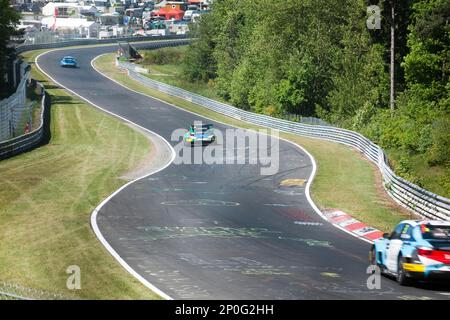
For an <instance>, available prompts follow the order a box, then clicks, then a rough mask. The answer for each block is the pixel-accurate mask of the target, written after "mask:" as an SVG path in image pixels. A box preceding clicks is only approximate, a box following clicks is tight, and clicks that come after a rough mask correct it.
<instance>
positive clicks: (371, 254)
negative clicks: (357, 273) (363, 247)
mask: <svg viewBox="0 0 450 320" xmlns="http://www.w3.org/2000/svg"><path fill="white" fill-rule="evenodd" d="M376 254H377V253H376V252H375V246H372V247H371V248H370V251H369V262H370V264H371V265H373V266H376V265H377V256H376Z"/></svg>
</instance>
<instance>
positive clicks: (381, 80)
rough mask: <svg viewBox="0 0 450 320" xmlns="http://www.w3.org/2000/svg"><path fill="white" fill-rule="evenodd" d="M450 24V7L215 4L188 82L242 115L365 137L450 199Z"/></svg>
mask: <svg viewBox="0 0 450 320" xmlns="http://www.w3.org/2000/svg"><path fill="white" fill-rule="evenodd" d="M369 5H378V6H379V7H380V9H381V27H380V28H376V29H369V28H368V27H367V25H366V21H367V20H368V17H369V14H368V12H367V7H368V6H369ZM392 5H393V6H394V8H392V7H391V6H392ZM392 9H394V13H395V15H394V19H392V18H391V13H392V11H391V10H392ZM449 20H450V2H449V1H448V0H396V1H392V0H391V1H389V0H384V1H381V2H374V1H366V0H284V1H273V0H216V1H214V4H213V7H212V11H211V13H209V14H207V15H204V16H203V17H202V19H201V20H200V23H199V24H198V26H197V27H196V28H195V29H194V34H195V36H196V37H197V40H196V41H195V42H194V43H193V44H192V45H191V46H190V47H189V49H188V50H187V54H186V55H185V58H184V61H183V70H184V71H183V72H184V75H185V77H186V78H187V79H189V80H191V81H202V82H206V83H208V85H209V86H211V87H214V88H215V90H216V91H217V93H218V94H219V95H220V96H221V97H223V98H224V99H226V100H228V101H230V103H232V104H234V105H235V106H238V107H240V108H243V109H247V110H251V111H254V112H259V113H265V114H269V115H272V116H277V117H284V116H286V115H287V114H299V115H303V116H316V117H320V118H322V119H324V120H326V121H328V122H330V123H332V124H333V125H336V126H339V127H343V128H348V129H351V130H355V131H358V132H361V133H362V134H364V135H365V136H367V137H368V138H370V139H372V140H373V141H374V142H376V143H378V144H379V145H381V146H382V147H383V148H385V149H386V150H387V151H388V154H389V157H390V159H393V162H394V163H393V164H394V167H395V170H396V172H397V173H399V174H400V175H402V176H403V177H405V178H407V179H409V180H410V181H413V182H415V183H417V184H419V185H422V186H424V187H427V188H430V189H432V191H434V192H437V193H439V194H441V195H444V196H447V197H449V196H450V95H449V92H450V82H449V73H450V24H449ZM391 26H394V30H395V41H394V44H395V46H394V48H395V55H394V58H395V59H394V61H395V68H394V70H395V73H394V75H395V77H394V80H395V89H396V90H395V106H394V108H392V107H391V106H390V95H389V93H390V56H391V55H390V49H391V48H390V47H391V41H390V40H391V38H390V32H391Z"/></svg>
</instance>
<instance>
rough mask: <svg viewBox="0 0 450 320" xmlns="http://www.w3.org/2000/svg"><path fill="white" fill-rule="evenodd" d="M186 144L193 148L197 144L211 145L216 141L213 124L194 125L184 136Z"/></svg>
mask: <svg viewBox="0 0 450 320" xmlns="http://www.w3.org/2000/svg"><path fill="white" fill-rule="evenodd" d="M183 140H184V143H185V144H186V145H190V146H193V145H195V144H202V145H203V144H209V143H212V142H214V141H215V140H216V136H215V134H214V128H213V125H212V124H193V125H191V126H190V127H189V130H188V132H186V133H185V134H184V137H183Z"/></svg>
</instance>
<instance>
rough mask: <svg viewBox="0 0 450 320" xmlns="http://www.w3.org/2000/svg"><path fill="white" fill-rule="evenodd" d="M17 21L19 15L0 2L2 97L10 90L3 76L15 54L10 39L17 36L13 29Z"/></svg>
mask: <svg viewBox="0 0 450 320" xmlns="http://www.w3.org/2000/svg"><path fill="white" fill-rule="evenodd" d="M19 19H20V15H19V13H18V12H17V11H15V10H14V9H13V8H12V7H11V6H10V5H9V1H8V0H0V95H1V96H3V97H4V96H5V95H8V91H9V89H10V88H9V85H8V84H7V83H6V81H5V75H6V72H7V67H8V66H7V64H8V63H9V62H10V59H11V57H12V55H13V54H14V52H15V50H14V48H13V47H12V46H11V42H10V39H11V37H12V36H14V35H17V34H18V32H17V31H16V30H15V28H14V27H15V25H16V24H17V23H18V22H19Z"/></svg>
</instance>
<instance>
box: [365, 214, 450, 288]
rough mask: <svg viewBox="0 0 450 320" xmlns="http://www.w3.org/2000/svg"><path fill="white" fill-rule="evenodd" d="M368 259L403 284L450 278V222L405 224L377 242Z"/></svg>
mask: <svg viewBox="0 0 450 320" xmlns="http://www.w3.org/2000/svg"><path fill="white" fill-rule="evenodd" d="M369 259H370V262H371V263H372V264H373V265H377V266H379V267H380V269H381V273H384V274H388V275H392V276H395V277H396V279H397V282H398V283H399V284H400V285H408V284H409V283H410V282H411V280H413V279H416V280H434V279H440V280H443V279H450V221H421V220H405V221H402V222H400V223H399V224H398V225H397V226H396V227H395V229H394V231H393V232H392V233H391V234H388V233H385V234H384V235H383V238H380V239H378V240H375V242H374V244H373V245H372V248H371V249H370V254H369Z"/></svg>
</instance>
